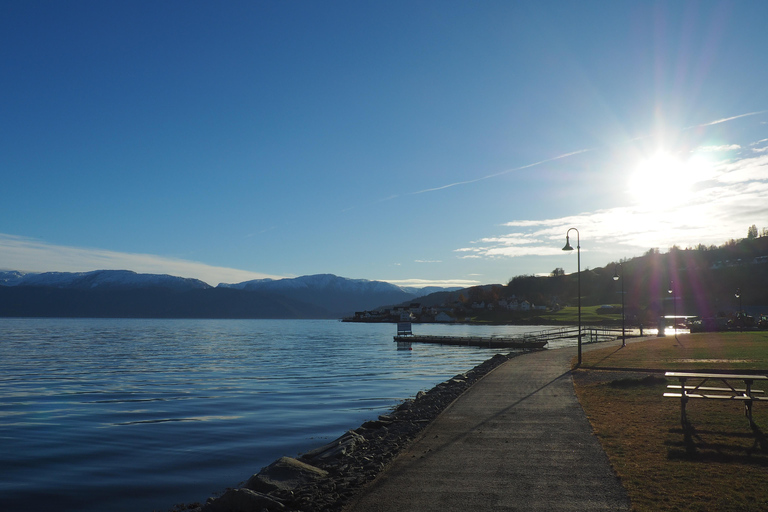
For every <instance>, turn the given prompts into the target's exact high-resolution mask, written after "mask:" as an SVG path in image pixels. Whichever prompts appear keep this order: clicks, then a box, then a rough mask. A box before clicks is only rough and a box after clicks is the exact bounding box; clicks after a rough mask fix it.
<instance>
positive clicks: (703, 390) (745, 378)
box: [664, 372, 768, 427]
mask: <svg viewBox="0 0 768 512" xmlns="http://www.w3.org/2000/svg"><path fill="white" fill-rule="evenodd" d="M664 376H665V377H667V378H673V379H678V381H679V382H680V384H679V385H676V384H670V385H668V386H667V388H668V389H673V390H675V392H671V393H670V392H667V393H664V396H665V397H670V398H679V399H680V421H681V423H682V424H683V427H686V426H687V425H688V418H687V417H686V415H685V404H687V403H688V400H689V399H691V398H704V399H709V400H738V401H742V402H743V403H744V415H745V416H746V417H747V418H748V419H749V424H750V425H752V403H753V402H756V401H760V400H768V397H766V396H760V395H761V394H762V393H765V391H763V390H761V389H752V384H753V383H755V382H758V381H760V382H766V381H768V376H765V375H740V374H732V373H695V372H666V373H665V374H664ZM690 380H693V381H694V382H693V383H689V382H688V381H690ZM713 381H714V382H720V383H722V386H705V384H707V383H708V382H713ZM734 381H737V382H740V383H743V385H744V387H743V388H742V387H736V385H734V384H732V382H734Z"/></svg>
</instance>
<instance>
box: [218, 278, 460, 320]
mask: <svg viewBox="0 0 768 512" xmlns="http://www.w3.org/2000/svg"><path fill="white" fill-rule="evenodd" d="M219 287H220V288H237V289H241V290H247V291H253V292H256V291H269V292H274V293H279V294H281V295H283V296H285V297H290V298H291V299H294V300H299V301H302V302H306V303H308V304H313V305H316V306H321V307H324V308H327V309H329V310H331V311H333V312H335V313H337V314H339V315H341V316H346V315H350V314H352V313H354V312H355V311H363V310H368V309H374V308H378V307H380V306H386V305H392V304H400V303H402V302H408V301H411V300H414V299H416V298H418V297H422V296H424V295H427V294H429V293H433V292H435V291H451V290H454V288H436V287H428V288H425V289H419V288H410V289H406V288H402V287H399V286H396V285H394V284H391V283H387V282H384V281H369V280H367V279H348V278H345V277H339V276H336V275H333V274H317V275H311V276H302V277H296V278H291V279H277V280H273V279H257V280H254V281H246V282H243V283H237V284H220V285H219Z"/></svg>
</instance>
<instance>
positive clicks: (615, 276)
mask: <svg viewBox="0 0 768 512" xmlns="http://www.w3.org/2000/svg"><path fill="white" fill-rule="evenodd" d="M619 267H621V274H622V275H621V276H619ZM623 276H624V266H623V265H622V264H621V263H618V264H617V265H616V266H615V267H614V269H613V280H614V281H618V280H619V278H620V277H623ZM624 325H625V324H624V279H622V280H621V346H622V347H626V346H627V335H626V333H625V328H624Z"/></svg>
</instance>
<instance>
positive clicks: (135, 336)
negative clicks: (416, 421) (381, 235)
mask: <svg viewBox="0 0 768 512" xmlns="http://www.w3.org/2000/svg"><path fill="white" fill-rule="evenodd" d="M415 328H416V330H418V332H419V333H420V334H450V335H475V336H490V335H504V334H510V335H511V334H518V333H522V332H529V331H531V330H535V328H531V327H512V326H499V327H476V326H447V325H417V326H415ZM394 333H395V326H394V325H392V324H357V323H341V322H337V321H330V320H318V321H315V320H141V319H20V318H18V319H17V318H11V319H0V510H3V511H16V510H18V511H37V510H40V511H43V510H46V511H47V510H57V511H60V512H61V511H96V510H99V511H101V510H110V511H132V512H137V511H138V512H140V511H142V510H143V511H150V510H168V509H169V508H171V507H172V506H173V505H175V504H177V503H181V502H192V501H204V500H205V499H206V498H207V497H208V496H211V495H212V494H214V493H217V492H221V491H223V490H224V489H225V488H226V487H231V486H235V485H237V484H238V483H240V482H242V481H243V480H245V479H247V478H248V477H249V476H250V475H251V474H253V473H255V472H257V471H258V470H260V469H261V468H262V467H263V466H266V465H268V464H269V463H271V462H272V461H274V460H275V459H277V458H279V457H281V456H283V455H288V456H296V455H298V454H299V453H301V452H304V451H307V450H309V449H311V448H314V447H317V446H320V445H322V444H325V443H327V442H329V441H331V440H333V439H335V438H336V437H338V436H340V435H341V434H343V433H344V432H345V431H346V430H349V429H353V428H357V427H358V426H359V425H360V424H361V423H362V422H364V421H366V420H369V419H375V418H376V417H377V416H378V415H379V414H382V413H385V412H386V411H387V410H389V409H390V408H391V407H392V406H394V405H396V404H397V403H398V402H399V401H401V400H404V399H406V398H409V397H413V396H414V395H415V394H416V393H417V392H418V391H420V390H426V389H429V388H431V387H433V386H434V385H435V384H437V383H439V382H442V381H444V380H446V379H448V378H450V377H452V376H454V375H456V374H457V373H462V372H465V371H467V370H469V369H471V368H473V367H474V366H476V365H477V364H479V363H481V362H482V361H485V360H487V359H489V358H490V357H492V356H493V354H494V353H495V352H493V351H489V350H488V349H481V348H473V347H455V346H442V345H426V344H423V345H422V344H414V346H413V350H397V345H396V344H395V343H393V341H392V336H393V334H394Z"/></svg>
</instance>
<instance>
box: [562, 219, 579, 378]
mask: <svg viewBox="0 0 768 512" xmlns="http://www.w3.org/2000/svg"><path fill="white" fill-rule="evenodd" d="M571 231H575V232H576V265H577V266H576V269H577V272H576V283H577V287H578V288H577V293H578V303H579V336H578V347H579V366H581V242H580V241H579V230H578V229H576V228H570V229H569V230H568V231H566V232H565V247H563V250H564V251H572V250H573V247H571V241H570V237H569V236H568V233H570V232H571Z"/></svg>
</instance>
